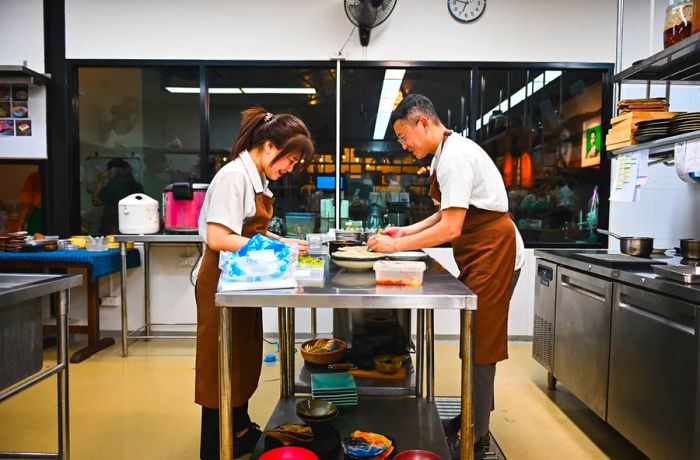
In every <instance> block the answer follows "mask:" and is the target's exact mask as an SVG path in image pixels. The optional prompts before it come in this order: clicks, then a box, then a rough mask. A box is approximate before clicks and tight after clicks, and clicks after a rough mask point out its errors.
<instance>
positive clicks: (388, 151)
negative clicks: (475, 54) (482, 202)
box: [340, 66, 469, 228]
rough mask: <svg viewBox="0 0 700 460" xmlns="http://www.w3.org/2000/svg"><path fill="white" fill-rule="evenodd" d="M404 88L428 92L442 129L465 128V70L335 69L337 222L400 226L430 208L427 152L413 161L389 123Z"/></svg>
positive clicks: (431, 210) (419, 217) (428, 212)
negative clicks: (339, 192) (337, 96)
mask: <svg viewBox="0 0 700 460" xmlns="http://www.w3.org/2000/svg"><path fill="white" fill-rule="evenodd" d="M409 93H420V94H423V95H425V96H427V97H429V98H430V99H431V100H432V101H433V103H434V104H435V107H436V110H437V112H438V115H439V116H440V118H441V120H442V121H443V123H444V124H445V125H446V126H448V127H450V128H451V129H453V130H455V131H457V132H462V133H466V130H467V126H468V123H467V121H468V111H469V104H468V98H469V73H468V71H467V69H466V68H443V69H435V68H421V67H418V68H386V67H383V66H376V67H355V68H353V67H351V66H349V67H347V68H346V67H343V69H342V80H341V100H342V101H343V102H342V106H341V107H342V109H341V120H340V127H341V146H342V156H341V161H340V163H341V174H342V176H343V178H344V180H345V186H344V189H343V190H342V196H343V204H342V206H341V226H345V225H348V222H349V225H353V226H358V227H359V226H363V225H364V226H365V227H369V228H377V227H384V226H386V225H388V224H392V225H397V226H404V225H410V224H412V223H414V222H418V221H420V220H422V219H424V218H426V217H428V216H430V215H431V214H433V213H434V212H435V211H436V210H437V208H436V207H435V205H434V204H433V202H432V200H431V199H430V197H429V196H428V178H429V176H430V170H429V166H430V161H431V158H432V156H430V157H427V158H424V159H422V160H417V159H416V158H415V157H413V155H411V153H409V152H407V151H405V150H403V148H402V146H401V145H400V144H399V143H398V142H397V140H396V135H395V134H394V130H393V128H392V127H391V126H389V116H390V114H391V111H393V109H394V108H395V107H396V105H398V103H399V102H400V101H401V100H402V99H403V97H404V96H405V95H407V94H409Z"/></svg>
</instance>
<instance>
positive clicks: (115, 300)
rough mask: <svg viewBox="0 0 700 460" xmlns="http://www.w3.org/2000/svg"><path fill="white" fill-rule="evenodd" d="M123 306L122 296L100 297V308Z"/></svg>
mask: <svg viewBox="0 0 700 460" xmlns="http://www.w3.org/2000/svg"><path fill="white" fill-rule="evenodd" d="M121 304H122V298H121V296H118V295H117V296H109V297H100V306H102V307H119V306H121Z"/></svg>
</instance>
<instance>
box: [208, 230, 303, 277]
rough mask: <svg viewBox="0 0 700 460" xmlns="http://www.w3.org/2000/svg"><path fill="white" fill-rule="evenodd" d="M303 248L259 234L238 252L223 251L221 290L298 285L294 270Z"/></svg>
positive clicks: (220, 264)
mask: <svg viewBox="0 0 700 460" xmlns="http://www.w3.org/2000/svg"><path fill="white" fill-rule="evenodd" d="M298 255H299V250H298V248H297V247H296V245H289V244H286V243H282V242H281V241H278V240H273V239H270V238H267V237H265V236H262V235H260V234H256V235H255V236H253V237H252V238H251V239H250V240H249V241H248V243H246V245H245V246H243V247H242V248H240V249H239V250H238V251H236V252H229V251H221V253H220V254H219V268H220V269H221V276H220V277H219V286H218V290H219V291H242V290H251V289H281V288H292V287H296V280H295V278H294V274H295V272H296V267H297V256H298Z"/></svg>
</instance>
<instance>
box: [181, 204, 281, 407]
mask: <svg viewBox="0 0 700 460" xmlns="http://www.w3.org/2000/svg"><path fill="white" fill-rule="evenodd" d="M231 198H232V199H234V197H231ZM273 201H274V199H273V198H272V197H269V196H266V195H265V194H263V193H258V194H256V195H255V216H253V217H252V218H250V219H249V220H248V221H247V222H246V223H245V224H244V225H243V230H242V232H241V233H242V236H245V237H246V238H251V237H252V236H253V235H255V234H256V233H261V234H263V235H264V234H265V232H266V231H267V227H268V226H269V224H270V218H271V217H272V203H273ZM220 273H221V271H220V270H219V253H218V251H212V250H211V249H209V247H207V246H206V245H205V249H204V256H203V258H202V264H201V266H200V268H199V274H198V276H197V283H196V287H195V297H196V299H197V364H196V368H195V369H196V372H195V382H194V401H195V402H196V403H197V404H200V405H202V406H204V407H208V408H210V409H216V408H218V407H219V377H218V367H219V358H218V356H219V355H218V335H219V315H218V309H217V308H216V307H215V306H214V296H215V294H216V287H217V285H218V283H219V275H220ZM231 325H232V328H233V337H232V343H231V355H232V360H233V366H232V368H231V369H232V372H231V373H232V376H233V377H232V378H233V381H234V382H235V383H234V385H232V388H231V402H232V406H233V407H236V406H240V405H242V404H244V403H245V402H246V401H248V400H249V399H250V397H251V396H252V395H253V393H254V392H255V389H256V388H257V387H258V380H259V379H260V369H261V367H262V332H263V329H262V309H261V308H232V309H231Z"/></svg>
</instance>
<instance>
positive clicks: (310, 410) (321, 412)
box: [297, 399, 338, 423]
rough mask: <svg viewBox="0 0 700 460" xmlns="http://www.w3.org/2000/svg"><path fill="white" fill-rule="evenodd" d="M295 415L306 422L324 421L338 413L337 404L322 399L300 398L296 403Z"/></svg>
mask: <svg viewBox="0 0 700 460" xmlns="http://www.w3.org/2000/svg"><path fill="white" fill-rule="evenodd" d="M297 415H298V416H299V418H300V419H302V420H304V421H305V422H307V423H320V422H326V421H328V420H331V419H333V418H335V417H336V416H337V415H338V406H336V405H335V404H333V403H332V402H329V401H324V400H322V399H302V400H301V401H299V402H298V403H297Z"/></svg>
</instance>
